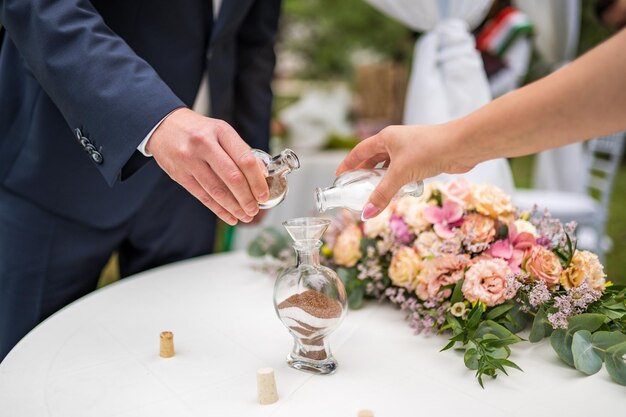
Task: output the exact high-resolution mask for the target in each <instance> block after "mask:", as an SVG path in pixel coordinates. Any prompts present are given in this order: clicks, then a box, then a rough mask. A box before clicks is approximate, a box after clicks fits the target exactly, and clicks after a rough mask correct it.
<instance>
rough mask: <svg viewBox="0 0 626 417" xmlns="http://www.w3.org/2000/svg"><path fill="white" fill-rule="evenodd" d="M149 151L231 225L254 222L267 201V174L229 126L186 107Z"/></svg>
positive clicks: (153, 139) (164, 127)
mask: <svg viewBox="0 0 626 417" xmlns="http://www.w3.org/2000/svg"><path fill="white" fill-rule="evenodd" d="M146 151H147V152H149V153H151V154H152V155H153V156H154V159H155V160H156V161H157V163H158V164H159V166H160V167H161V168H162V169H163V170H164V171H165V172H166V173H167V174H168V175H169V176H170V177H171V178H172V179H173V180H174V181H176V182H178V183H179V184H180V185H182V186H183V187H185V189H187V191H189V192H190V193H191V194H193V195H194V196H195V197H196V198H197V199H198V200H200V201H201V202H202V203H203V204H204V205H205V206H207V207H208V208H209V209H210V210H212V211H213V212H214V213H215V214H216V215H217V216H218V217H219V218H221V219H222V220H224V221H225V222H226V223H228V224H230V225H233V226H234V225H235V224H237V220H241V221H242V222H245V223H248V222H250V221H251V220H252V219H253V218H254V216H256V215H257V213H258V212H259V206H258V202H259V201H260V202H263V201H266V200H267V199H268V197H269V189H268V187H267V183H266V181H265V175H264V173H263V170H262V169H261V167H260V165H259V164H258V163H257V159H256V158H255V157H254V156H253V155H252V153H251V152H250V147H249V146H248V145H247V144H246V143H245V142H244V141H243V140H242V139H241V138H240V137H239V135H238V134H237V132H235V130H234V129H233V128H232V127H231V126H230V125H229V124H228V123H226V122H224V121H222V120H217V119H210V118H208V117H204V116H202V115H200V114H198V113H196V112H194V111H192V110H189V109H186V108H182V109H178V110H176V111H174V112H173V113H172V114H170V115H169V116H168V117H167V118H166V119H165V120H164V121H163V122H162V123H161V125H160V126H159V127H158V128H157V130H156V131H155V132H154V133H153V134H152V137H151V138H150V140H149V141H148V144H147V145H146Z"/></svg>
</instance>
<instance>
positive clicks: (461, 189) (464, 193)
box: [441, 177, 471, 207]
mask: <svg viewBox="0 0 626 417" xmlns="http://www.w3.org/2000/svg"><path fill="white" fill-rule="evenodd" d="M470 188H471V185H470V183H469V181H468V180H467V179H466V178H464V177H456V178H455V179H453V180H452V181H449V182H448V183H446V184H444V185H443V186H441V196H442V197H443V201H444V202H445V201H453V202H455V203H457V204H459V205H461V207H466V206H467V204H468V203H469V202H470V196H471V194H470Z"/></svg>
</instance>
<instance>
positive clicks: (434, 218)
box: [424, 201, 463, 239]
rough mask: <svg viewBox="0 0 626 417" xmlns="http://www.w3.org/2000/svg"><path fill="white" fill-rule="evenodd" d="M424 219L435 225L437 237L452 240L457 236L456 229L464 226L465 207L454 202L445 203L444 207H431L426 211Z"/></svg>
mask: <svg viewBox="0 0 626 417" xmlns="http://www.w3.org/2000/svg"><path fill="white" fill-rule="evenodd" d="M424 218H425V219H426V220H428V221H429V222H430V223H432V224H433V225H434V230H435V233H437V236H439V237H441V238H442V239H450V238H451V237H453V236H454V235H455V232H454V229H455V228H456V227H459V226H460V225H461V224H462V220H463V207H461V206H460V205H459V204H457V203H453V202H452V201H447V202H445V203H443V207H438V206H429V207H427V208H426V209H425V210H424Z"/></svg>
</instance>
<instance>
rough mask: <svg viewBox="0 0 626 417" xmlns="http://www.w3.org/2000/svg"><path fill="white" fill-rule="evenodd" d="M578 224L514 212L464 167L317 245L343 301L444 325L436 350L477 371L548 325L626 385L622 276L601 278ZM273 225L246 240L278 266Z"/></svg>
mask: <svg viewBox="0 0 626 417" xmlns="http://www.w3.org/2000/svg"><path fill="white" fill-rule="evenodd" d="M574 231H575V224H567V225H563V224H562V223H561V222H560V221H559V220H557V219H554V218H552V217H551V216H550V214H549V213H548V212H547V211H546V212H543V213H540V212H537V211H536V210H535V211H533V212H532V213H517V212H516V210H515V208H514V207H513V205H512V203H511V198H510V196H509V195H507V194H506V193H504V192H503V191H501V190H500V189H498V188H497V187H494V186H491V185H472V184H470V183H468V182H467V181H466V180H465V179H463V178H459V179H455V180H453V181H451V182H448V183H430V184H427V186H426V189H425V191H424V194H423V195H422V196H421V197H419V198H415V197H404V198H402V199H400V200H398V201H396V202H394V203H392V205H391V206H390V207H389V208H387V209H386V210H385V211H384V212H383V213H381V214H380V215H379V216H377V217H376V218H373V219H371V220H368V221H366V222H364V223H362V222H360V221H358V220H356V219H355V218H354V216H352V215H350V214H349V213H347V212H344V213H342V214H341V215H339V216H337V218H336V219H334V223H333V225H332V226H331V229H330V230H329V231H328V232H327V233H326V236H325V245H324V247H323V248H322V255H323V257H324V260H325V262H326V263H327V264H328V265H329V266H330V267H332V268H334V269H335V270H336V271H337V272H338V274H339V275H340V277H341V278H342V280H343V282H344V284H345V286H346V289H347V291H348V299H349V306H350V308H353V309H356V308H360V307H361V306H362V305H363V301H364V300H365V299H377V300H382V301H388V302H390V303H392V304H394V305H397V306H398V307H399V308H400V309H402V310H404V311H405V312H406V313H407V319H408V322H409V325H410V327H411V328H413V329H414V330H415V332H416V333H422V332H434V333H446V334H448V335H449V336H450V338H449V342H448V344H447V345H446V346H444V348H443V349H442V350H447V349H451V348H457V349H462V350H464V362H465V365H466V366H467V367H468V368H470V369H472V370H475V371H476V377H477V379H478V382H479V383H480V385H481V386H482V385H483V377H484V376H490V377H494V378H495V377H496V376H497V375H498V373H504V374H506V373H507V368H515V369H520V368H519V367H518V366H517V365H516V364H515V363H514V362H512V361H511V360H510V359H509V356H510V354H511V346H512V345H514V344H516V343H519V342H522V341H524V339H523V338H522V337H520V336H519V335H518V333H520V332H522V331H525V330H527V329H530V332H529V333H524V335H526V334H528V336H526V337H527V338H528V340H529V341H530V342H532V343H536V342H539V341H541V340H542V339H544V338H546V337H549V338H550V343H551V345H552V347H553V348H554V350H555V351H556V353H557V355H558V356H559V357H560V358H561V359H562V360H563V361H564V362H565V363H567V364H568V365H570V366H572V367H575V368H576V369H578V370H579V371H581V372H583V373H585V374H589V375H590V374H594V373H596V372H598V371H599V370H600V369H601V368H602V364H603V363H604V364H605V367H606V369H607V371H608V373H609V374H610V376H611V377H612V379H613V380H614V381H615V382H617V383H619V384H622V385H626V362H625V360H624V355H625V354H626V303H625V301H624V300H625V297H626V288H624V287H622V286H613V285H611V283H610V282H607V281H606V279H605V273H604V269H603V266H602V264H601V263H600V262H599V260H598V257H597V256H596V255H595V254H593V253H591V252H588V251H581V250H577V249H576V240H575V237H574ZM281 239H283V238H281V237H280V234H279V233H277V232H276V231H274V230H266V231H264V232H263V233H262V234H261V235H260V236H259V237H258V238H257V239H256V240H255V241H253V242H252V243H251V245H250V247H249V252H250V254H251V255H253V256H263V255H267V254H270V255H272V256H273V257H274V258H275V259H278V260H279V262H278V264H277V263H274V264H273V265H274V266H276V265H278V266H280V262H286V261H287V259H288V257H289V253H290V251H289V250H288V249H287V243H286V240H281Z"/></svg>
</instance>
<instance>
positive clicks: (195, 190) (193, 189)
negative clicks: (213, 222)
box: [181, 177, 237, 226]
mask: <svg viewBox="0 0 626 417" xmlns="http://www.w3.org/2000/svg"><path fill="white" fill-rule="evenodd" d="M181 185H182V186H183V187H185V189H186V190H187V191H189V192H190V193H191V194H192V195H193V196H194V197H196V198H197V199H198V200H200V202H202V204H204V205H205V206H206V207H207V208H208V209H209V210H211V211H212V212H213V213H215V215H216V216H217V217H219V218H220V219H222V220H223V221H224V222H226V223H228V224H229V225H231V226H234V225H236V224H237V219H236V218H235V217H233V215H231V214H230V213H229V212H228V211H226V209H224V207H222V206H221V205H219V204H218V203H217V202H216V201H215V200H214V199H213V198H212V197H211V196H210V195H209V194H208V193H207V192H206V191H205V190H204V188H203V187H202V186H201V185H200V183H198V181H196V179H195V178H193V177H190V178H189V179H187V180H186V181H185V182H184V183H181Z"/></svg>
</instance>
